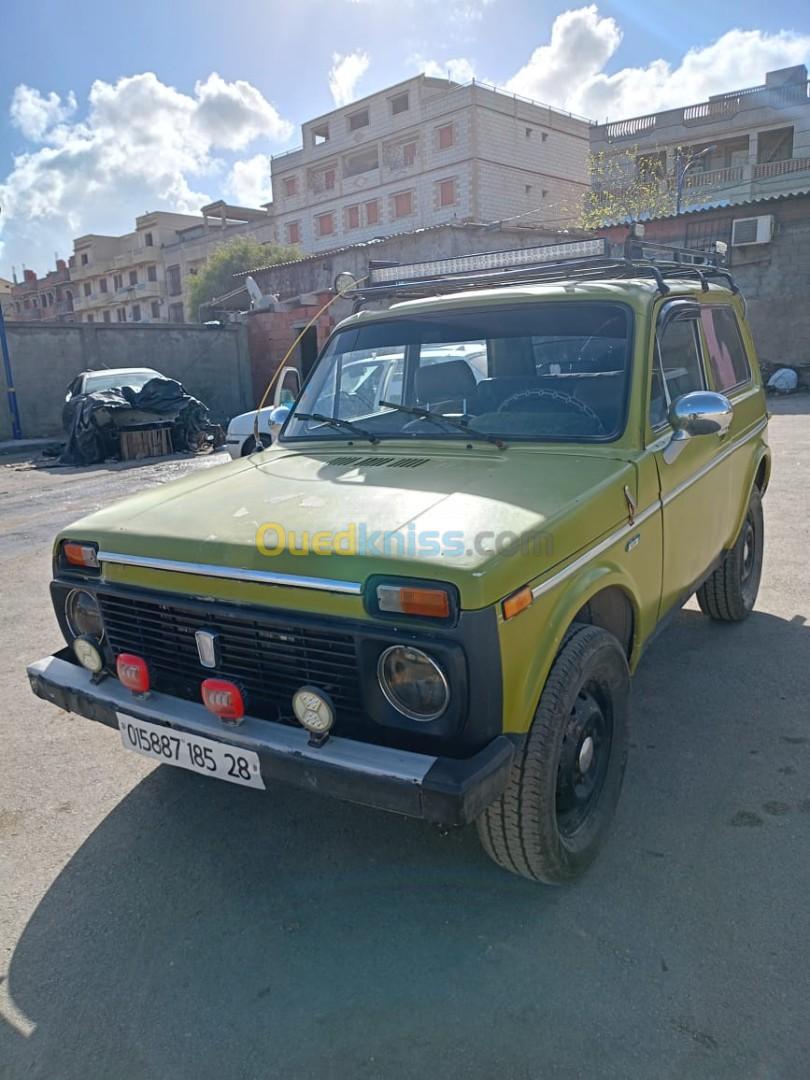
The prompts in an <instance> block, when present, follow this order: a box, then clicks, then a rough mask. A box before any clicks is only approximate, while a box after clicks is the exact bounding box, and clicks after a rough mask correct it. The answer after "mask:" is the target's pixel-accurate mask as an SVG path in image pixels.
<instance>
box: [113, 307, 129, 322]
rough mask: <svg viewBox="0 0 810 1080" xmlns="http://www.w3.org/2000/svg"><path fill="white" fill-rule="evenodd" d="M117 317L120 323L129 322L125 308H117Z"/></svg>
mask: <svg viewBox="0 0 810 1080" xmlns="http://www.w3.org/2000/svg"><path fill="white" fill-rule="evenodd" d="M115 317H116V319H117V320H118V322H126V321H127V309H126V308H125V307H120V308H116V310H115Z"/></svg>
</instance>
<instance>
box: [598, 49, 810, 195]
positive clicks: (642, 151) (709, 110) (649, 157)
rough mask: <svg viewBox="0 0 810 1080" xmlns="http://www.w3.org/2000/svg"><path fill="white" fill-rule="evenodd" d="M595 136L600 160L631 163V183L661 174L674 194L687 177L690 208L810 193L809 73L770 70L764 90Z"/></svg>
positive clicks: (602, 129) (601, 129)
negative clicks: (603, 157)
mask: <svg viewBox="0 0 810 1080" xmlns="http://www.w3.org/2000/svg"><path fill="white" fill-rule="evenodd" d="M590 136H591V150H592V151H593V152H594V153H595V154H600V153H602V154H606V155H607V156H608V157H615V160H617V161H618V160H619V159H621V158H624V159H625V164H624V166H623V168H624V171H625V175H627V177H628V178H629V179H632V178H633V177H634V176H636V175H638V174H639V172H640V171H644V172H646V173H647V174H648V175H650V174H651V173H652V171H653V170H654V171H655V173H656V174H657V175H658V176H660V177H661V182H662V184H665V185H668V187H669V189H670V190H672V191H673V192H674V191H675V189H676V188H677V186H678V183H677V181H678V177H679V176H681V178H682V183H681V188H682V206H683V207H684V208H687V207H694V206H696V205H702V204H706V203H716V202H718V201H728V202H731V203H741V202H746V201H748V200H752V199H759V198H762V197H763V196H767V195H781V194H788V193H791V192H795V191H797V190H802V189H806V188H808V187H810V85H809V84H808V80H807V68H806V67H805V66H804V65H799V66H797V67H790V68H783V69H781V70H779V71H769V72H768V73H767V75H766V76H765V83H764V84H763V85H762V86H752V87H748V88H747V89H744V90H735V91H732V92H731V93H727V94H718V95H716V96H714V97H711V98H709V100H708V101H703V102H700V103H699V104H697V105H687V106H685V107H684V108H679V109H668V110H666V111H665V112H659V113H649V114H648V115H647V116H636V117H633V118H632V119H628V120H617V121H614V122H613V123H608V124H599V125H596V126H594V127H592V128H591V132H590ZM685 167H686V168H685ZM621 171H622V170H621V168H619V169H617V170H615V171H614V173H613V175H614V176H616V175H618V174H619V173H621Z"/></svg>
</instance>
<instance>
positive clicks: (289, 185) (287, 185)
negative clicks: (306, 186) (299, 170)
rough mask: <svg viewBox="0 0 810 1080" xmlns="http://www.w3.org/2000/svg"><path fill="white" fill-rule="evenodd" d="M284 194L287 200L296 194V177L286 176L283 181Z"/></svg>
mask: <svg viewBox="0 0 810 1080" xmlns="http://www.w3.org/2000/svg"><path fill="white" fill-rule="evenodd" d="M284 194H285V195H286V196H287V198H288V199H289V198H291V197H292V196H293V195H297V194H298V177H297V176H288V177H287V179H286V180H285V181H284Z"/></svg>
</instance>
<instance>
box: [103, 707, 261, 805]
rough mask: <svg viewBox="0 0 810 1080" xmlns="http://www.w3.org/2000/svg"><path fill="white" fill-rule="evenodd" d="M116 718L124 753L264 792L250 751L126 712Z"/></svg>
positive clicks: (255, 759) (259, 774)
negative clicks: (134, 754) (130, 753)
mask: <svg viewBox="0 0 810 1080" xmlns="http://www.w3.org/2000/svg"><path fill="white" fill-rule="evenodd" d="M116 716H117V717H118V729H119V731H120V732H121V742H122V743H123V744H124V749H125V750H133V751H134V752H135V753H136V754H142V755H143V756H144V757H148V758H152V759H153V760H154V761H161V762H163V764H164V765H178V766H179V767H180V768H181V769H190V770H191V772H196V773H202V774H203V775H204V776H215V777H216V778H217V779H218V780H228V781H230V783H232V784H242V785H243V786H244V787H253V788H261V789H262V790H264V781H263V780H262V774H261V770H260V768H259V755H258V754H256V753H254V752H253V750H242V749H241V748H240V747H236V746H228V745H226V744H225V743H220V742H215V741H214V739H206V738H204V737H203V736H202V735H189V734H188V733H187V732H185V731H175V730H174V729H173V728H168V727H163V726H162V725H161V724H150V723H149V722H148V721H147V720H137V719H136V718H135V717H134V716H127V715H126V714H125V713H116Z"/></svg>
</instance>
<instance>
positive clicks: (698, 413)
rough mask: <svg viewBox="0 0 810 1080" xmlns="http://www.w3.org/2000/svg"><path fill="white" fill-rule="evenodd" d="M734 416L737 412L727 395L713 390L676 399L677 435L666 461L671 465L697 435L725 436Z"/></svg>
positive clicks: (673, 412)
mask: <svg viewBox="0 0 810 1080" xmlns="http://www.w3.org/2000/svg"><path fill="white" fill-rule="evenodd" d="M733 416H734V409H733V407H732V404H731V402H730V401H729V400H728V398H727V397H726V396H725V394H717V393H715V392H714V391H713V390H693V391H691V393H689V394H683V395H682V396H681V397H679V398H676V399H675V401H673V402H672V404H671V405H670V407H669V422H670V425H671V426H672V429H673V436H672V438H671V439H670V441H669V444H668V445H667V446H666V448H665V449H664V460H665V461H666V462H667V463H668V464H671V463H672V462H673V461H674V460H675V459H676V458H677V457H678V455H679V454H680V452H681V450H682V449H683V447H684V446H685V444H686V443H687V442H688V441H689V440H690V439H692V438H695V437H696V436H699V435H718V436H722V435H725V433H726V432H727V431H728V429H729V425H730V424H731V420H732V417H733Z"/></svg>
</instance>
